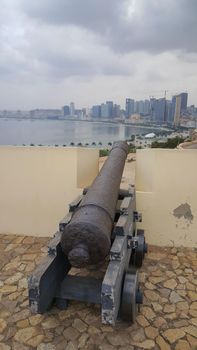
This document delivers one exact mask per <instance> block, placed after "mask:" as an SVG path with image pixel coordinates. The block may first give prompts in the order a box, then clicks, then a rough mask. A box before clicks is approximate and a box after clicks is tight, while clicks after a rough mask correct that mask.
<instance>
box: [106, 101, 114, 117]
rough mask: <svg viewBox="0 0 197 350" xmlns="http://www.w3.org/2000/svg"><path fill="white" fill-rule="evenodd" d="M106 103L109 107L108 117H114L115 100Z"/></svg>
mask: <svg viewBox="0 0 197 350" xmlns="http://www.w3.org/2000/svg"><path fill="white" fill-rule="evenodd" d="M106 105H107V108H108V118H112V115H113V101H106Z"/></svg>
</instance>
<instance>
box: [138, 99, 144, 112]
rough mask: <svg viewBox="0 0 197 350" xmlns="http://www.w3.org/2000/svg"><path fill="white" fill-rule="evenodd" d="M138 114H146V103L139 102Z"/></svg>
mask: <svg viewBox="0 0 197 350" xmlns="http://www.w3.org/2000/svg"><path fill="white" fill-rule="evenodd" d="M138 112H139V114H144V101H138Z"/></svg>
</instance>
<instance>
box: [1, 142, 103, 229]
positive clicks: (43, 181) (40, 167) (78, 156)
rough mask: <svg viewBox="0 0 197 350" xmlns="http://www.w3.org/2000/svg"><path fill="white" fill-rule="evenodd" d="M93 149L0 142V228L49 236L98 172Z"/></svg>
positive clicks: (96, 154)
mask: <svg viewBox="0 0 197 350" xmlns="http://www.w3.org/2000/svg"><path fill="white" fill-rule="evenodd" d="M98 158H99V152H98V150H96V149H79V148H64V147H12V146H9V147H7V146H6V147H4V146H1V147H0V233H13V234H23V235H34V236H35V235H38V236H51V235H53V234H54V232H55V231H57V229H58V223H59V221H60V220H61V219H62V218H63V216H65V214H66V213H67V210H68V204H69V203H70V202H71V201H72V200H74V198H75V197H76V196H77V195H78V194H79V193H81V190H80V188H82V187H85V186H88V185H90V184H91V182H92V181H93V179H94V178H95V176H96V175H97V173H98Z"/></svg>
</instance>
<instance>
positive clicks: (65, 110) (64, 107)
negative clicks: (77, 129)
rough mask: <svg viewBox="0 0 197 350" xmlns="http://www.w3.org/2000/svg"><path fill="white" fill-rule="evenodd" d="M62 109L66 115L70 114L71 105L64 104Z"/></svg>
mask: <svg viewBox="0 0 197 350" xmlns="http://www.w3.org/2000/svg"><path fill="white" fill-rule="evenodd" d="M62 110H63V115H64V116H67V115H70V108H69V106H63V107H62Z"/></svg>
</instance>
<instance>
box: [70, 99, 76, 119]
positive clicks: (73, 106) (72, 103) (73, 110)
mask: <svg viewBox="0 0 197 350" xmlns="http://www.w3.org/2000/svg"><path fill="white" fill-rule="evenodd" d="M70 115H71V116H73V117H74V115H75V104H74V102H71V103H70Z"/></svg>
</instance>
